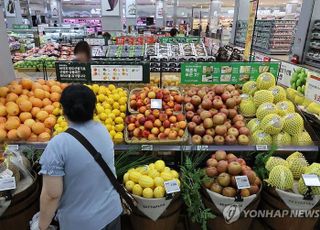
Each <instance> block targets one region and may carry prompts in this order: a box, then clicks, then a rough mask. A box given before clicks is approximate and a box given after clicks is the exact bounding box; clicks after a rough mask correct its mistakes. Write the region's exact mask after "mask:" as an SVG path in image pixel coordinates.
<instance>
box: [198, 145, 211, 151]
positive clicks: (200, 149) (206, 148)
mask: <svg viewBox="0 0 320 230" xmlns="http://www.w3.org/2000/svg"><path fill="white" fill-rule="evenodd" d="M197 150H198V151H208V150H209V146H208V145H197Z"/></svg>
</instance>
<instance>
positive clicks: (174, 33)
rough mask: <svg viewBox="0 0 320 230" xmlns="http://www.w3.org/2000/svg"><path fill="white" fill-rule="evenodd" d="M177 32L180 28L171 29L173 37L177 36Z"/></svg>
mask: <svg viewBox="0 0 320 230" xmlns="http://www.w3.org/2000/svg"><path fill="white" fill-rule="evenodd" d="M177 33H178V30H177V29H176V28H172V29H171V30H170V36H171V37H175V36H176V35H177Z"/></svg>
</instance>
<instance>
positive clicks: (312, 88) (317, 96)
mask: <svg viewBox="0 0 320 230" xmlns="http://www.w3.org/2000/svg"><path fill="white" fill-rule="evenodd" d="M305 97H306V98H308V99H310V100H313V101H314V102H317V103H320V75H319V74H316V73H310V76H309V77H308V79H307V83H306V91H305Z"/></svg>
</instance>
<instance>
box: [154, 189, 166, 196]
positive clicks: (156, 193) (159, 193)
mask: <svg viewBox="0 0 320 230" xmlns="http://www.w3.org/2000/svg"><path fill="white" fill-rule="evenodd" d="M164 193H165V191H164V188H163V187H162V186H157V187H156V188H155V189H154V190H153V196H154V197H155V198H163V197H164Z"/></svg>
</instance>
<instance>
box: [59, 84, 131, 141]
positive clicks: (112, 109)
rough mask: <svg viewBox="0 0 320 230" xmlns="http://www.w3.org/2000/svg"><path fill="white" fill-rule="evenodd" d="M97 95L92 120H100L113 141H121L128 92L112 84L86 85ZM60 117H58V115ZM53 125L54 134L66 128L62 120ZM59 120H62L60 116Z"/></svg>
mask: <svg viewBox="0 0 320 230" xmlns="http://www.w3.org/2000/svg"><path fill="white" fill-rule="evenodd" d="M86 86H87V87H89V88H90V89H91V90H92V91H93V92H94V93H95V95H96V97H97V104H96V111H95V114H94V118H93V119H94V120H95V121H98V122H101V123H102V124H104V125H105V126H106V128H107V129H108V131H109V133H110V136H111V138H112V140H113V142H114V143H121V142H123V130H124V128H125V117H126V111H127V101H128V94H127V92H126V90H124V89H123V88H119V87H116V86H115V85H113V84H110V85H108V86H106V85H98V84H93V85H86ZM59 119H60V117H59ZM59 119H58V122H57V125H56V126H55V135H56V134H58V133H60V132H63V131H65V130H66V129H67V127H68V126H67V125H66V126H65V123H64V121H61V123H59ZM60 120H64V118H61V119H60Z"/></svg>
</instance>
